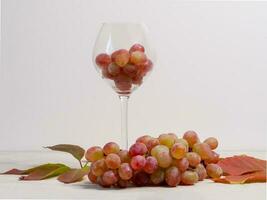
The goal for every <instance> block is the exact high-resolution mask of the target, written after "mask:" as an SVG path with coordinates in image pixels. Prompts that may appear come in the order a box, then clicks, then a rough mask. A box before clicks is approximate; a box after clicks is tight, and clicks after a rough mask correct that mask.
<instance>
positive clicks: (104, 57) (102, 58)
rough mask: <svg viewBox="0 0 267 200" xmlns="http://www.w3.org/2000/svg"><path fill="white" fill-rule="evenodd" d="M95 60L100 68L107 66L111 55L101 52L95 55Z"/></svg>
mask: <svg viewBox="0 0 267 200" xmlns="http://www.w3.org/2000/svg"><path fill="white" fill-rule="evenodd" d="M95 62H96V64H97V65H98V66H99V67H100V68H103V67H107V66H108V65H109V64H110V63H111V57H110V56H109V55H108V54H106V53H101V54H99V55H98V56H97V57H96V59H95Z"/></svg>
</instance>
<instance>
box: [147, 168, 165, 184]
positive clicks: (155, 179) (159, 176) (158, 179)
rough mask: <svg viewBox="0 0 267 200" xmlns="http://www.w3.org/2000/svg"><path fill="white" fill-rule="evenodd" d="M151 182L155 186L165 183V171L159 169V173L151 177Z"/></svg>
mask: <svg viewBox="0 0 267 200" xmlns="http://www.w3.org/2000/svg"><path fill="white" fill-rule="evenodd" d="M150 180H151V182H152V183H153V184H154V185H159V184H161V183H162V182H163V181H164V171H163V170H162V169H160V168H159V169H158V170H157V171H155V172H154V173H153V174H151V175H150Z"/></svg>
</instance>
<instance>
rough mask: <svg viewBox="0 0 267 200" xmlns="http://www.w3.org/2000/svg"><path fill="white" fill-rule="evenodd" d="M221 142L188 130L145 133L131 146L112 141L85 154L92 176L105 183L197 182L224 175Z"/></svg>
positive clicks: (154, 183) (153, 183) (122, 186)
mask: <svg viewBox="0 0 267 200" xmlns="http://www.w3.org/2000/svg"><path fill="white" fill-rule="evenodd" d="M217 146H218V141H217V139H216V138H213V137H210V138H207V139H206V140H204V141H203V142H200V140H199V137H198V135H197V133H196V132H194V131H187V132H185V133H184V135H183V137H182V138H178V137H177V136H176V135H175V134H173V133H167V134H161V135H160V136H159V137H158V138H153V137H151V136H149V135H145V136H142V137H139V138H138V139H137V140H136V142H135V143H134V144H133V145H132V146H131V147H130V148H129V150H121V149H120V147H119V145H118V144H116V143H114V142H109V143H107V144H105V146H104V147H103V148H101V147H98V146H94V147H91V148H89V149H88V150H87V152H86V154H85V158H86V159H87V160H88V161H89V162H91V167H90V172H89V174H88V178H89V180H90V181H91V182H92V183H95V184H99V185H101V186H103V187H111V186H113V187H120V188H125V187H128V186H147V185H168V186H171V187H175V186H177V185H194V184H195V183H197V182H198V181H202V180H203V179H205V178H208V177H210V178H219V177H220V176H221V175H222V173H223V171H222V169H221V168H220V166H219V165H217V164H216V163H217V162H218V161H219V154H217V153H216V152H215V151H214V149H216V148H217Z"/></svg>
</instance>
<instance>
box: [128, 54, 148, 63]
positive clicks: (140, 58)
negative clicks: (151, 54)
mask: <svg viewBox="0 0 267 200" xmlns="http://www.w3.org/2000/svg"><path fill="white" fill-rule="evenodd" d="M146 61H147V57H146V54H145V53H144V52H142V51H134V52H132V53H131V57H130V62H131V63H132V64H134V65H138V64H141V63H144V62H146Z"/></svg>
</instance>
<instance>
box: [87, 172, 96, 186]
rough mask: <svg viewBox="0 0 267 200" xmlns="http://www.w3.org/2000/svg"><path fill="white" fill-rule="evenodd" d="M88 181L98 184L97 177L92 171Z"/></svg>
mask: <svg viewBox="0 0 267 200" xmlns="http://www.w3.org/2000/svg"><path fill="white" fill-rule="evenodd" d="M88 179H89V180H90V181H91V183H97V176H95V175H94V174H93V173H92V171H91V170H90V172H89V174H88Z"/></svg>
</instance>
